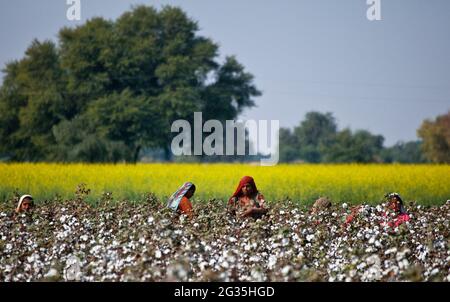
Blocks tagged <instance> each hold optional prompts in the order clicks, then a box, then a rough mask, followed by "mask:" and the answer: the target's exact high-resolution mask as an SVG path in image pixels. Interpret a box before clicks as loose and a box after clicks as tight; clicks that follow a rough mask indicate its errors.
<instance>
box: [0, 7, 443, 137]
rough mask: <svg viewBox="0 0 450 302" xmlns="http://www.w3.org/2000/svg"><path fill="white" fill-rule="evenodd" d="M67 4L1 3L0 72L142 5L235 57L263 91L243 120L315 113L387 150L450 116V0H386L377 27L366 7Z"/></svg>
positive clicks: (289, 120)
mask: <svg viewBox="0 0 450 302" xmlns="http://www.w3.org/2000/svg"><path fill="white" fill-rule="evenodd" d="M66 1H67V0H40V1H32V0H15V1H1V2H0V45H1V46H0V66H1V67H2V68H3V67H4V65H5V63H7V62H9V61H11V60H15V59H20V58H21V57H23V54H24V51H25V50H26V48H27V47H28V46H29V45H30V43H31V41H32V40H33V39H34V38H37V39H39V40H45V39H51V40H54V41H56V39H57V33H58V31H59V29H60V28H61V27H63V26H77V25H80V24H83V23H84V22H85V21H86V20H88V19H90V18H92V17H95V16H102V17H104V18H105V19H115V18H117V17H118V16H120V15H121V14H122V13H123V12H125V11H126V10H129V9H130V8H131V7H132V6H133V5H137V4H146V5H153V6H155V7H157V8H161V7H162V6H163V5H173V6H179V7H181V8H182V9H183V10H184V11H185V12H187V14H188V15H189V16H190V17H191V18H193V19H195V20H196V21H198V24H199V27H200V32H199V34H200V35H203V36H207V37H209V38H211V39H213V40H214V41H215V42H216V43H218V44H219V46H220V60H223V58H224V57H225V56H227V55H235V56H236V57H237V59H238V60H239V61H240V62H241V63H242V64H243V65H244V66H245V68H246V70H247V71H249V72H250V73H252V74H253V75H254V76H255V83H256V86H257V87H258V88H259V89H260V90H261V91H262V92H263V95H262V96H261V97H258V98H256V103H257V107H255V108H251V109H248V110H246V111H245V112H244V113H243V114H242V115H241V118H242V119H254V120H279V121H280V125H281V126H282V127H294V126H296V125H298V124H299V122H300V121H301V120H302V119H303V118H304V116H305V114H306V113H307V112H308V111H313V110H314V111H320V112H332V113H333V114H334V116H335V117H336V120H337V123H338V126H339V129H343V128H346V127H349V128H351V129H353V130H356V129H365V130H369V131H371V132H372V133H374V134H381V135H383V136H384V137H385V139H386V140H385V145H386V146H391V145H393V144H394V143H396V142H397V141H409V140H416V139H417V135H416V130H417V128H418V127H420V125H421V123H422V121H423V120H424V119H432V118H435V117H436V116H437V115H440V114H444V113H446V112H447V111H448V110H450V39H449V38H450V1H448V0H430V1H425V0H380V3H381V11H380V12H381V20H380V21H369V20H368V19H367V15H366V12H367V10H368V9H369V5H368V4H367V3H366V0H345V1H344V0H342V1H337V0H303V1H302V0H277V1H275V0H173V1H151V0H147V1H142V0H141V1H132V0H129V1H128V0H120V1H117V0H80V1H81V20H80V21H69V20H68V19H67V17H66V11H67V9H68V8H69V5H68V4H67V3H66Z"/></svg>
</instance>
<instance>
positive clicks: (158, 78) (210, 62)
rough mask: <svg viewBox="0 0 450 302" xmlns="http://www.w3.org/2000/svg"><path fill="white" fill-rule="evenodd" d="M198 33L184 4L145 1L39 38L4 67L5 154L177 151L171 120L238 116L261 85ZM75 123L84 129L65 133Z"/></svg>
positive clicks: (94, 155) (71, 157)
mask: <svg viewBox="0 0 450 302" xmlns="http://www.w3.org/2000/svg"><path fill="white" fill-rule="evenodd" d="M198 31H199V29H198V25H197V22H195V21H194V20H192V19H190V18H189V17H188V16H187V15H186V14H185V13H184V12H183V11H182V10H181V9H179V8H176V7H170V6H166V7H164V8H163V9H161V10H160V11H158V10H156V9H154V8H153V7H148V6H137V7H135V8H134V9H132V10H131V11H128V12H125V13H124V14H123V15H122V16H120V17H119V18H118V19H117V20H112V21H109V20H105V19H103V18H93V19H91V20H88V21H87V22H86V23H85V24H83V25H81V26H78V27H75V28H63V29H61V30H60V32H59V35H58V39H59V40H58V43H57V44H53V43H52V42H48V41H46V42H43V43H41V42H39V41H33V43H32V44H31V46H30V47H29V49H28V50H27V52H26V54H25V57H24V58H23V59H21V60H19V61H15V62H11V63H9V64H8V65H7V66H6V68H5V69H4V72H5V77H4V78H5V80H4V82H3V85H2V87H1V88H0V109H4V110H5V111H4V112H7V115H6V116H4V115H3V114H2V116H1V117H0V125H1V126H2V128H1V130H0V141H1V147H0V153H3V154H8V156H9V157H10V158H11V159H14V160H56V159H58V160H67V161H78V160H80V159H83V160H87V161H105V160H110V159H111V158H114V160H120V159H118V158H116V157H117V156H119V157H120V158H121V159H122V160H131V161H136V160H137V159H138V157H139V154H140V150H142V149H144V148H162V149H164V150H165V154H166V158H169V157H170V152H169V151H170V149H169V146H170V142H171V136H172V134H171V132H170V125H171V124H172V122H173V121H175V120H177V119H185V120H188V121H192V119H193V112H194V111H201V112H203V116H204V117H205V118H207V119H211V118H215V119H219V120H226V119H235V118H236V117H237V115H239V114H240V113H241V112H242V110H244V109H245V108H249V107H252V106H254V105H255V102H254V99H253V98H254V97H256V96H259V95H260V94H261V93H260V92H259V90H258V89H257V88H256V86H255V85H254V83H253V76H252V75H251V74H250V73H248V72H246V71H245V69H244V67H243V66H242V65H241V64H240V63H239V62H238V61H237V59H236V58H235V57H226V58H225V61H224V62H223V63H220V62H218V46H217V45H216V44H215V43H214V42H213V41H212V40H210V39H209V38H205V37H202V36H200V35H199V34H198ZM80 121H83V122H80ZM68 129H70V131H71V132H75V133H80V134H82V135H77V134H74V133H70V135H69V137H68V139H65V138H63V137H62V136H61V134H62V133H66V132H67V131H66V130H68ZM58 144H61V146H58ZM83 146H84V147H83ZM113 146H114V148H115V150H116V151H117V152H113V153H114V154H115V155H112V154H110V152H109V151H108V148H113ZM80 148H81V149H80ZM125 149H126V150H127V151H128V152H129V153H131V154H132V156H125V155H124V154H125V153H126V152H124V150H125ZM74 150H83V152H81V151H80V152H74ZM61 152H63V154H61ZM121 154H123V155H121ZM77 156H80V157H77Z"/></svg>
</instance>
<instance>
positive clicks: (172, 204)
mask: <svg viewBox="0 0 450 302" xmlns="http://www.w3.org/2000/svg"><path fill="white" fill-rule="evenodd" d="M193 185H194V184H193V183H192V182H186V183H184V184H183V185H182V186H181V187H180V188H179V189H178V190H177V191H176V192H175V193H173V194H172V196H170V198H169V201H168V202H167V207H168V208H169V209H171V210H172V211H176V210H178V206H179V205H180V202H181V199H182V198H183V197H184V195H186V193H187V191H189V189H190V188H192V186H193Z"/></svg>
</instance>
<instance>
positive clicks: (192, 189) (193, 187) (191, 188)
mask: <svg viewBox="0 0 450 302" xmlns="http://www.w3.org/2000/svg"><path fill="white" fill-rule="evenodd" d="M195 189H196V187H195V185H194V184H192V186H191V187H190V188H189V190H188V191H194V192H195Z"/></svg>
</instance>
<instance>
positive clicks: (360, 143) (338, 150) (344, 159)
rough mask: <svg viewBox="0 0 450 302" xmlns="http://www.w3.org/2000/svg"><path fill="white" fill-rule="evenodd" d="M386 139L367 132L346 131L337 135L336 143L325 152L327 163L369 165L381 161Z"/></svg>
mask: <svg viewBox="0 0 450 302" xmlns="http://www.w3.org/2000/svg"><path fill="white" fill-rule="evenodd" d="M383 141H384V138H383V136H381V135H373V134H371V133H370V132H369V131H366V130H357V131H356V132H355V133H352V131H351V130H350V129H344V130H342V131H340V132H338V134H337V135H336V138H335V140H334V142H333V143H332V144H331V145H330V147H329V148H327V149H326V150H324V151H323V153H324V155H323V157H324V161H325V162H341V163H348V162H359V163H369V162H376V161H381V159H380V158H379V154H380V152H381V150H382V148H383Z"/></svg>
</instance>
